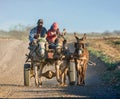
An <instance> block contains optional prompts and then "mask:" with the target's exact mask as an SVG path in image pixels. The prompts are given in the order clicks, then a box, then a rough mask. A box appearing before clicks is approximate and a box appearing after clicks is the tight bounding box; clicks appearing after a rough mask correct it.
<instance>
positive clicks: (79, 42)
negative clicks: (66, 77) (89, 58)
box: [74, 33, 86, 55]
mask: <svg viewBox="0 0 120 99" xmlns="http://www.w3.org/2000/svg"><path fill="white" fill-rule="evenodd" d="M74 36H75V38H76V40H77V42H76V43H75V45H74V47H75V49H76V53H77V54H78V55H81V54H82V53H83V50H84V48H85V40H86V34H84V35H83V37H82V38H79V37H78V36H77V34H76V33H74Z"/></svg>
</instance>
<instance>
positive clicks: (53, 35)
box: [47, 22, 60, 49]
mask: <svg viewBox="0 0 120 99" xmlns="http://www.w3.org/2000/svg"><path fill="white" fill-rule="evenodd" d="M58 35H60V31H59V27H58V24H57V23H56V22H54V23H53V24H52V26H51V28H50V29H49V30H48V32H47V41H48V43H49V48H50V49H55V47H56V44H55V42H56V40H57V37H58Z"/></svg>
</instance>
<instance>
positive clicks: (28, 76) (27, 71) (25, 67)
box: [24, 64, 30, 86]
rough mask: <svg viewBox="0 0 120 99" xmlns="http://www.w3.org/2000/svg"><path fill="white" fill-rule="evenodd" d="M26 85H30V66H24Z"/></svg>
mask: <svg viewBox="0 0 120 99" xmlns="http://www.w3.org/2000/svg"><path fill="white" fill-rule="evenodd" d="M24 85H25V86H29V85H30V64H24Z"/></svg>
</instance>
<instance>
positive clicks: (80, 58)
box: [74, 33, 89, 85]
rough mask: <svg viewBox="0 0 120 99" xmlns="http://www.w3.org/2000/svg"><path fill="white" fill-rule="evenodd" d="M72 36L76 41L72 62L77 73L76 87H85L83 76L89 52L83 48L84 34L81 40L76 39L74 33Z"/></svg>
mask: <svg viewBox="0 0 120 99" xmlns="http://www.w3.org/2000/svg"><path fill="white" fill-rule="evenodd" d="M74 36H75V38H76V40H77V42H76V43H75V45H74V47H75V52H74V61H75V66H76V71H77V85H85V76H86V70H87V64H88V60H89V52H88V50H87V48H85V40H86V34H84V35H83V37H82V38H81V39H80V38H78V36H77V35H76V33H74Z"/></svg>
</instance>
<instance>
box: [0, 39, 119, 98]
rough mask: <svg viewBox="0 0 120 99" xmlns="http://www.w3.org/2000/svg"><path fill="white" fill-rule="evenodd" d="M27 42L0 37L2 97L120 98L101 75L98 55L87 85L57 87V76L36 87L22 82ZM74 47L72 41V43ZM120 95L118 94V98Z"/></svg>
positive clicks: (90, 71)
mask: <svg viewBox="0 0 120 99" xmlns="http://www.w3.org/2000/svg"><path fill="white" fill-rule="evenodd" d="M27 47H28V43H27V42H23V41H20V40H12V39H9V40H7V39H0V52H1V53H0V98H41V97H43V98H48V97H74V98H75V97H77V98H78V97H79V98H81V97H82V98H91V99H119V97H118V95H117V94H116V92H115V91H114V90H112V89H111V88H110V86H106V85H104V84H103V82H102V81H101V78H100V74H102V73H103V72H104V70H105V68H104V64H102V63H101V62H100V61H99V60H98V59H93V58H91V59H92V60H93V61H96V62H97V66H96V67H93V66H88V70H87V77H86V86H84V87H82V86H76V85H75V86H68V87H58V86H57V85H56V84H57V82H56V80H55V79H52V80H45V81H44V82H43V86H42V87H39V88H36V87H34V84H32V85H31V86H30V87H25V86H24V85H23V65H24V62H25V54H26V53H27V52H28V50H27ZM70 47H71V48H72V45H70ZM116 97H118V98H116Z"/></svg>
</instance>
